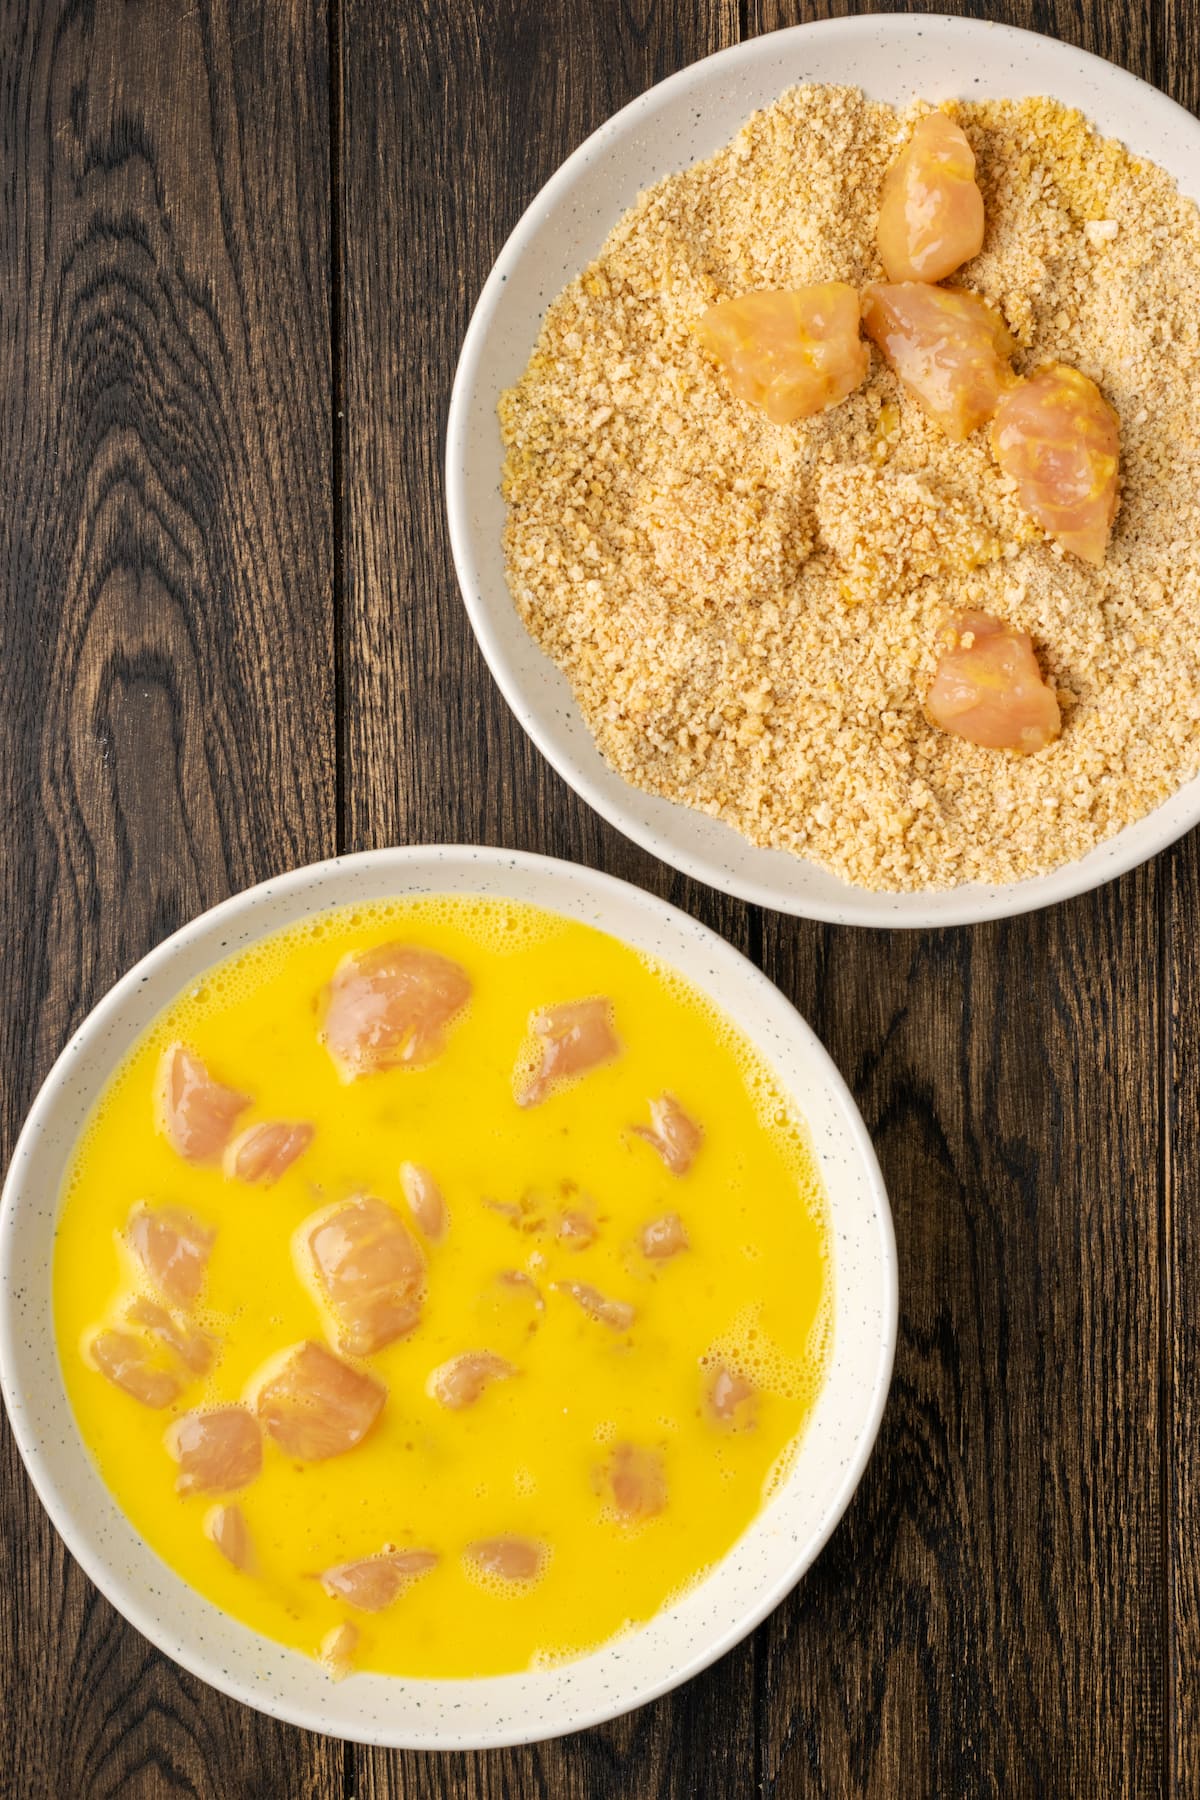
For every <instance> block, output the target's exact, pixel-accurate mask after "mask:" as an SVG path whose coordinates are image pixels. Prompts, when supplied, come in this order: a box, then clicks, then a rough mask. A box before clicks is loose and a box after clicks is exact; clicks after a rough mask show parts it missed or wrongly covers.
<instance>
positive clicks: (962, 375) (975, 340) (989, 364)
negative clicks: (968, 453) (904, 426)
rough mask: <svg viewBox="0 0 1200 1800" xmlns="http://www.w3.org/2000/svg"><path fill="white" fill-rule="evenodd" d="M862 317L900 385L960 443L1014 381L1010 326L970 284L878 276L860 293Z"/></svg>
mask: <svg viewBox="0 0 1200 1800" xmlns="http://www.w3.org/2000/svg"><path fill="white" fill-rule="evenodd" d="M863 324H864V325H865V327H866V331H867V336H868V337H869V338H871V339H872V340H873V341H874V342H875V343H876V344H878V346H879V348H880V350H881V351H882V352H883V355H884V358H885V360H886V361H887V363H888V365H889V367H890V368H891V369H893V370H894V372H895V374H896V376H897V378H898V379H899V381H900V383H901V384H902V386H904V387H905V388H907V389H908V391H909V393H910V394H912V396H913V398H914V399H915V400H917V401H919V402H920V404H921V406H922V407H923V408H924V409H925V411H926V412H927V413H928V414H929V416H930V418H931V419H933V420H935V422H936V423H937V424H938V425H940V426H941V428H942V430H943V431H944V432H945V433H946V436H947V437H948V438H951V439H953V441H954V442H955V443H961V441H962V440H963V439H964V438H967V437H970V435H971V433H972V432H973V431H976V430H977V429H978V428H979V426H980V425H985V424H986V423H987V421H988V420H989V419H990V418H991V417H992V415H993V413H994V412H995V411H996V408H997V406H998V405H999V404H1000V400H1001V398H1002V396H1003V395H1004V394H1005V393H1006V392H1007V391H1008V389H1009V388H1010V387H1011V386H1012V384H1013V381H1014V380H1015V377H1014V375H1013V372H1012V370H1011V368H1010V367H1009V363H1008V359H1009V357H1010V356H1011V355H1012V353H1013V350H1014V349H1015V348H1016V346H1015V344H1014V342H1013V340H1012V338H1011V337H1010V335H1009V331H1008V327H1007V326H1006V325H1005V323H1004V320H1003V319H1002V318H1001V317H1000V314H999V313H998V312H997V311H996V309H995V307H993V306H989V305H988V302H987V301H986V300H984V299H983V298H982V297H981V296H980V295H979V294H971V293H968V292H967V290H966V289H965V288H942V287H928V286H927V285H926V284H925V283H923V282H919V281H903V282H899V283H897V284H895V285H894V286H888V285H886V284H885V283H883V282H877V283H876V284H875V285H874V286H873V287H869V288H868V289H867V290H866V292H865V293H864V294H863Z"/></svg>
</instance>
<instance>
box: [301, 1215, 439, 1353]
mask: <svg viewBox="0 0 1200 1800" xmlns="http://www.w3.org/2000/svg"><path fill="white" fill-rule="evenodd" d="M301 1232H302V1235H303V1237H304V1239H305V1241H306V1243H307V1245H308V1250H309V1254H310V1256H311V1257H312V1265H313V1269H314V1272H315V1274H316V1277H317V1283H318V1285H319V1287H320V1290H321V1292H322V1294H323V1295H324V1297H325V1300H326V1301H327V1303H328V1305H329V1309H330V1311H331V1312H332V1313H333V1315H334V1318H335V1319H336V1320H337V1325H338V1343H339V1346H340V1348H341V1349H343V1350H344V1351H346V1353H347V1355H349V1356H372V1355H374V1353H375V1352H376V1351H377V1350H382V1349H383V1347H384V1346H385V1344H391V1343H394V1342H395V1340H396V1339H397V1338H400V1337H405V1336H406V1335H407V1334H408V1333H409V1332H410V1331H411V1330H412V1329H413V1327H414V1325H416V1323H417V1321H418V1319H419V1318H420V1316H421V1304H422V1301H423V1299H424V1293H425V1262H424V1258H423V1257H422V1255H421V1252H420V1250H419V1249H418V1248H417V1245H416V1243H415V1242H414V1241H413V1238H412V1237H411V1235H410V1233H409V1231H408V1229H407V1227H406V1226H405V1223H404V1221H403V1219H402V1218H401V1217H400V1214H399V1213H398V1212H397V1211H396V1210H395V1208H394V1207H391V1206H388V1205H387V1204H386V1203H385V1202H384V1201H382V1200H376V1199H375V1198H374V1197H373V1196H372V1195H370V1194H364V1195H362V1196H361V1197H360V1198H358V1199H356V1200H348V1201H346V1202H345V1204H344V1205H341V1206H335V1207H333V1208H332V1209H330V1210H327V1211H326V1212H324V1213H321V1214H318V1215H317V1218H316V1219H315V1220H310V1221H308V1223H307V1224H305V1225H304V1226H302V1227H301Z"/></svg>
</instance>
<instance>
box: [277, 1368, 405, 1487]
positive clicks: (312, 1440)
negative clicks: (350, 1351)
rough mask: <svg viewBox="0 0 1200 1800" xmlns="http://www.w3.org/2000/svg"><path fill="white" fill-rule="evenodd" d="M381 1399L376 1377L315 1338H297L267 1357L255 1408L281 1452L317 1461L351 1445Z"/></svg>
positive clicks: (363, 1432)
mask: <svg viewBox="0 0 1200 1800" xmlns="http://www.w3.org/2000/svg"><path fill="white" fill-rule="evenodd" d="M386 1399H387V1389H386V1388H385V1387H384V1385H383V1383H382V1382H381V1381H376V1380H375V1378H374V1377H373V1376H371V1375H364V1374H363V1373H362V1372H361V1371H360V1370H358V1369H352V1368H351V1367H350V1365H349V1364H348V1363H344V1362H343V1361H342V1360H341V1358H340V1357H337V1356H334V1355H333V1354H332V1352H331V1351H329V1350H326V1349H325V1348H324V1346H323V1345H321V1344H313V1343H306V1344H297V1345H296V1346H295V1347H294V1348H293V1349H291V1350H288V1351H286V1352H285V1353H284V1357H283V1359H282V1361H273V1363H272V1364H271V1365H270V1366H269V1372H268V1375H267V1378H266V1380H264V1381H261V1382H260V1385H259V1388H258V1393H257V1395H256V1397H255V1408H256V1411H257V1413H258V1416H259V1419H260V1420H261V1422H262V1425H263V1429H264V1430H265V1431H266V1432H267V1433H268V1434H269V1435H270V1436H271V1437H273V1438H274V1440H275V1442H276V1443H277V1444H278V1445H279V1448H280V1449H281V1450H282V1451H283V1453H284V1455H285V1456H292V1457H295V1458H296V1459H297V1461H299V1462H322V1461H324V1459H325V1458H326V1457H327V1456H341V1455H343V1454H344V1452H345V1451H347V1450H353V1448H354V1446H355V1445H356V1444H361V1442H362V1440H363V1439H364V1438H365V1437H366V1435H367V1433H368V1431H370V1429H371V1427H372V1425H374V1423H375V1421H376V1419H377V1418H378V1417H379V1414H380V1412H381V1411H382V1409H383V1403H384V1401H385V1400H386Z"/></svg>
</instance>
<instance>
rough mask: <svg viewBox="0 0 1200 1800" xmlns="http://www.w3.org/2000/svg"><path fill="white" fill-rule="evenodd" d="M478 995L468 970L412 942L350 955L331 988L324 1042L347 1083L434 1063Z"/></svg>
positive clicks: (322, 1036) (386, 945) (341, 963)
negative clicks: (474, 993)
mask: <svg viewBox="0 0 1200 1800" xmlns="http://www.w3.org/2000/svg"><path fill="white" fill-rule="evenodd" d="M470 997H471V981H470V977H469V976H468V975H467V972H466V970H465V969H463V968H460V967H459V965H458V963H456V962H451V960H450V958H449V957H448V956H440V955H439V954H438V952H437V951H436V950H420V949H417V948H416V947H415V946H413V945H411V944H380V945H379V946H378V948H377V949H374V950H359V951H355V952H353V953H352V954H351V955H349V956H346V957H343V959H342V961H341V962H340V963H339V964H338V967H337V969H336V971H335V973H334V977H333V980H332V981H331V982H330V984H329V997H328V1003H327V1005H326V1009H325V1022H324V1026H323V1028H322V1032H321V1041H322V1042H323V1043H324V1045H325V1046H326V1048H327V1049H328V1051H329V1054H330V1055H331V1056H332V1057H333V1060H334V1062H335V1063H336V1064H337V1066H338V1070H339V1072H340V1074H341V1075H342V1078H343V1080H346V1081H350V1080H353V1079H354V1078H355V1077H356V1076H359V1075H373V1074H376V1073H377V1072H378V1071H379V1070H381V1069H394V1068H398V1067H400V1066H401V1065H406V1066H409V1067H413V1066H416V1065H419V1064H421V1063H426V1062H429V1061H431V1059H432V1058H433V1057H435V1056H436V1055H437V1054H438V1052H439V1051H440V1050H441V1048H442V1043H443V1039H444V1037H445V1032H446V1027H447V1025H449V1023H450V1021H451V1020H452V1019H453V1017H454V1015H455V1014H456V1013H458V1012H461V1011H462V1009H463V1007H464V1006H465V1005H466V1004H467V1001H468V1000H469V999H470Z"/></svg>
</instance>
